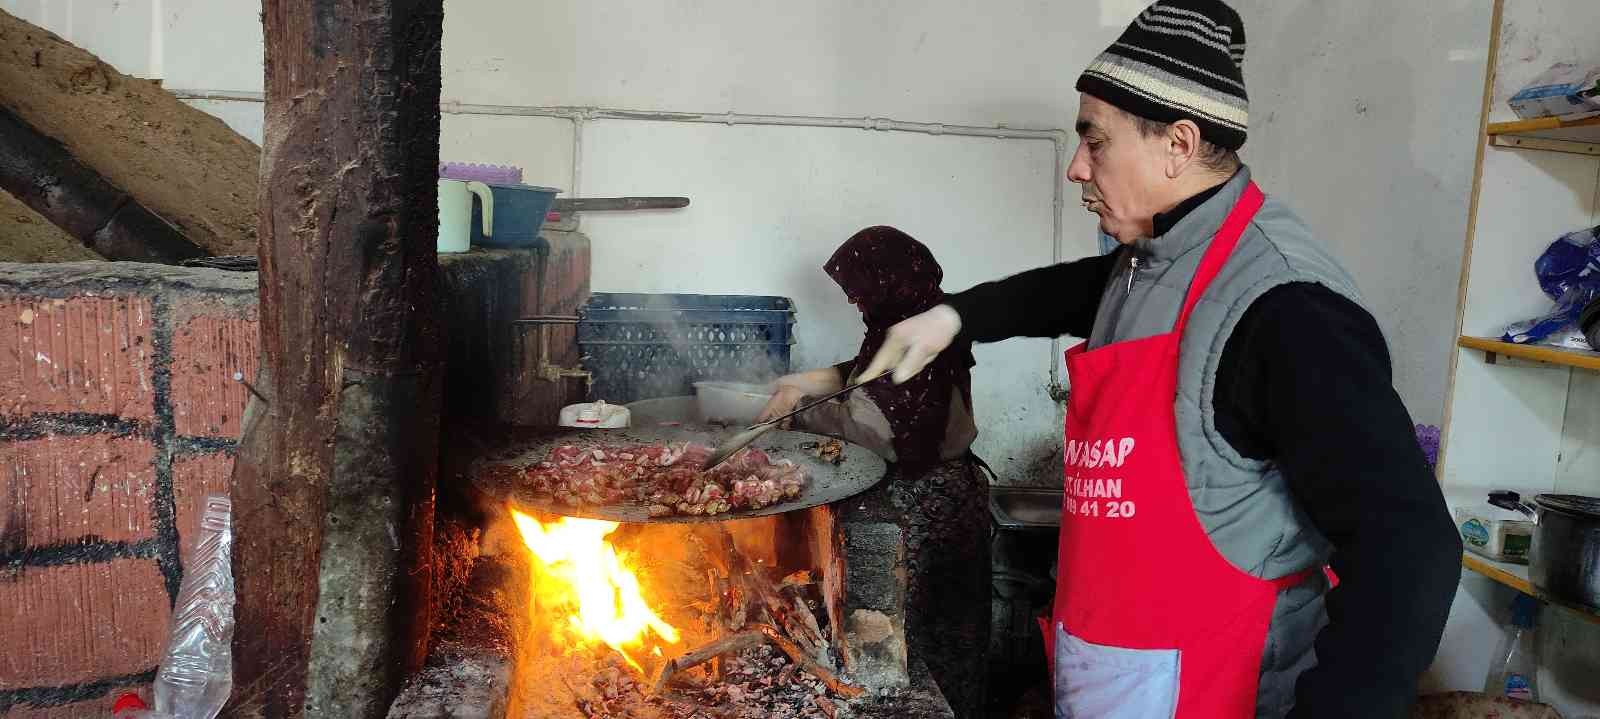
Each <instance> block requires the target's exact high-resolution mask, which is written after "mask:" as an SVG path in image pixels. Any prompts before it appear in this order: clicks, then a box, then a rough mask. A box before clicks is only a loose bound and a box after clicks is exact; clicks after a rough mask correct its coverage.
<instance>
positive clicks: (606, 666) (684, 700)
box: [511, 509, 862, 719]
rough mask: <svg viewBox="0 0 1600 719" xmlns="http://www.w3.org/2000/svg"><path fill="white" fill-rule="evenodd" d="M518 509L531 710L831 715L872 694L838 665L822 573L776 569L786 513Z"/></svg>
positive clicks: (646, 716)
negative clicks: (644, 520)
mask: <svg viewBox="0 0 1600 719" xmlns="http://www.w3.org/2000/svg"><path fill="white" fill-rule="evenodd" d="M511 518H512V520H513V522H514V524H515V525H516V528H517V532H518V534H519V535H520V538H521V541H522V544H523V545H524V546H526V548H527V550H528V554H529V557H530V559H531V562H530V565H531V568H532V576H531V582H532V587H531V590H530V594H531V597H530V599H531V614H532V617H533V622H532V627H533V629H532V631H533V636H532V637H531V640H532V641H531V643H530V645H529V646H530V651H529V652H527V653H526V654H525V656H524V659H523V662H524V667H525V670H526V671H527V672H528V675H527V680H528V683H529V688H530V691H531V692H532V696H530V698H529V701H528V708H529V713H528V714H527V716H541V717H542V716H552V717H554V716H583V717H586V718H588V719H598V718H600V717H617V718H621V717H631V718H635V719H669V718H670V719H691V718H695V717H703V718H705V719H732V718H735V717H768V716H786V717H818V718H820V719H827V718H828V717H834V716H837V715H838V714H840V713H841V712H842V711H843V706H844V704H845V703H846V701H847V700H849V699H851V698H854V697H857V696H860V694H861V693H862V690H861V689H860V688H859V687H856V686H853V685H851V684H849V683H848V682H846V681H844V680H842V679H841V678H839V677H838V676H837V675H836V674H835V667H836V666H837V662H836V659H835V657H834V655H833V653H832V650H831V648H830V646H829V642H828V641H827V639H826V637H827V633H826V630H825V629H824V628H823V622H826V613H825V612H819V607H820V605H821V602H820V601H819V599H820V597H819V595H818V592H819V588H818V587H816V586H815V580H814V579H813V573H812V572H811V571H809V570H807V569H795V568H790V569H791V570H792V571H788V573H787V574H784V573H783V572H784V570H783V569H781V568H780V567H779V566H777V565H778V562H777V561H776V556H775V554H774V552H775V549H776V545H777V542H778V540H777V539H776V537H775V534H774V532H775V530H776V528H777V526H778V525H777V523H776V522H775V521H774V520H751V521H745V522H734V523H705V524H698V525H661V524H632V523H623V524H619V523H617V522H612V521H607V520H596V519H579V518H573V517H548V518H541V517H539V516H535V515H531V514H527V513H524V512H520V511H517V510H515V509H513V510H512V511H511ZM819 615H821V617H822V620H821V622H819ZM563 705H565V707H566V710H565V712H563V710H562V706H563ZM574 710H575V711H574Z"/></svg>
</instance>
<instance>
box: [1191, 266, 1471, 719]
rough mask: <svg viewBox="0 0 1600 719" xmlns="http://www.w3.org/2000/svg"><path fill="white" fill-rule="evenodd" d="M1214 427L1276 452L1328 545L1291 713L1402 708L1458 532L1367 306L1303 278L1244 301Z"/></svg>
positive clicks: (1457, 549) (1453, 562)
mask: <svg viewBox="0 0 1600 719" xmlns="http://www.w3.org/2000/svg"><path fill="white" fill-rule="evenodd" d="M1220 365H1221V366H1220V367H1219V371H1218V378H1217V392H1216V397H1217V411H1216V416H1217V427H1218V430H1219V431H1221V432H1222V434H1223V437H1224V438H1226V439H1227V440H1228V441H1229V443H1230V444H1232V445H1233V446H1234V447H1235V448H1236V449H1238V450H1239V451H1240V452H1241V453H1242V454H1244V455H1245V456H1249V457H1254V458H1257V459H1269V458H1270V459H1272V460H1274V461H1276V462H1277V463H1278V464H1279V467H1280V468H1281V469H1282V471H1283V475H1284V478H1285V480H1286V481H1287V482H1288V484H1289V489H1290V491H1291V492H1293V494H1294V496H1295V497H1296V498H1297V499H1298V500H1299V504H1300V506H1301V507H1302V508H1303V509H1304V510H1305V511H1306V513H1307V515H1308V516H1309V517H1310V518H1311V521H1312V522H1313V523H1314V524H1315V525H1316V527H1317V529H1318V530H1320V531H1321V532H1322V534H1323V535H1324V536H1326V537H1327V538H1328V539H1329V540H1330V541H1331V542H1332V543H1333V547H1334V553H1333V557H1332V559H1331V560H1330V564H1331V566H1332V567H1333V570H1334V572H1335V574H1337V575H1338V577H1339V581H1340V584H1339V586H1338V587H1337V588H1335V589H1334V590H1333V591H1331V592H1330V593H1329V594H1328V598H1327V610H1328V620H1329V623H1328V626H1327V627H1326V628H1325V629H1323V630H1322V632H1321V633H1320V634H1318V636H1317V639H1316V654H1317V666H1316V667H1315V668H1313V669H1311V670H1309V671H1307V672H1306V673H1305V674H1304V675H1302V676H1301V677H1300V680H1299V683H1298V685H1297V687H1296V692H1295V693H1296V697H1295V708H1294V711H1293V712H1291V714H1290V716H1291V717H1295V719H1312V718H1315V717H1354V716H1361V717H1384V718H1387V717H1394V718H1396V719H1398V718H1401V717H1406V716H1409V713H1408V712H1409V707H1410V706H1411V704H1412V702H1413V700H1414V699H1415V696H1416V689H1417V678H1418V677H1419V676H1420V675H1421V674H1422V672H1423V671H1425V670H1426V669H1427V667H1428V665H1429V664H1430V663H1431V662H1432V661H1433V656H1434V653H1435V652H1436V651H1437V650H1438V646H1439V639H1440V636H1441V635H1442V634H1443V632H1444V624H1445V618H1446V617H1447V616H1448V615H1449V612H1450V603H1451V601H1452V600H1453V599H1454V597H1455V591H1456V585H1457V583H1458V582H1459V580H1460V574H1461V540H1460V537H1459V535H1458V534H1457V533H1456V529H1455V525H1454V522H1453V521H1452V520H1451V519H1450V516H1449V513H1448V511H1447V510H1446V508H1445V503H1444V496H1443V494H1442V492H1441V491H1440V489H1439V484H1438V482H1437V481H1436V480H1435V478H1434V475H1433V472H1432V471H1430V470H1429V468H1428V465H1427V459H1426V458H1425V457H1424V456H1423V454H1422V449H1421V447H1420V446H1419V445H1418V443H1417V440H1416V433H1415V428H1414V425H1413V424H1412V420H1411V417H1410V415H1409V414H1408V413H1407V411H1406V408H1405V406H1404V405H1403V404H1402V403H1401V401H1400V397H1399V395H1398V394H1397V393H1396V392H1395V390H1394V386H1393V378H1392V374H1391V369H1390V364H1389V353H1388V347H1387V344H1386V343H1385V342H1384V339H1383V333H1382V331H1381V330H1380V329H1379V327H1378V324H1377V322H1376V321H1375V320H1374V319H1373V317H1372V315H1371V314H1369V313H1368V312H1367V311H1366V310H1364V309H1362V308H1361V307H1360V306H1359V305H1357V304H1356V303H1354V302H1352V301H1350V300H1348V299H1346V298H1344V297H1343V296H1340V295H1338V294H1337V293H1335V292H1333V291H1331V290H1329V289H1327V288H1325V287H1322V286H1320V285H1314V284H1309V283H1295V284H1289V285H1284V286H1282V287H1278V288H1275V289H1273V290H1271V291H1269V292H1267V293H1266V294H1264V295H1262V297H1261V298H1259V299H1258V300H1256V302H1255V303H1254V304H1252V305H1251V307H1250V308H1249V309H1248V310H1246V312H1245V315H1244V317H1243V318H1242V319H1241V321H1240V323H1239V325H1238V327H1237V328H1236V329H1235V331H1234V332H1233V334H1232V335H1231V336H1230V337H1229V338H1228V342H1227V345H1226V346H1225V347H1224V349H1223V356H1222V358H1221V363H1220Z"/></svg>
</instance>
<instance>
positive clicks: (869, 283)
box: [823, 226, 974, 471]
mask: <svg viewBox="0 0 1600 719" xmlns="http://www.w3.org/2000/svg"><path fill="white" fill-rule="evenodd" d="M823 269H824V270H825V271H827V273H828V276H829V277H832V278H833V281H834V282H836V283H838V285H839V289H842V290H844V293H845V295H846V296H847V297H849V299H850V301H851V302H853V303H855V304H856V305H857V306H858V307H859V308H860V309H861V313H862V314H861V316H862V320H863V321H865V322H866V325H867V334H866V337H865V338H864V339H863V340H862V342H861V349H860V350H859V351H858V352H857V353H856V359H855V368H856V369H857V370H860V369H863V368H865V367H866V366H867V364H868V363H870V362H871V361H872V357H873V355H875V354H877V352H878V348H880V347H882V346H883V341H884V338H885V337H886V336H887V335H888V333H889V328H890V327H893V326H894V325H895V323H897V322H899V321H901V320H904V319H907V318H909V317H912V316H914V315H917V314H920V313H922V312H926V311H928V310H930V309H933V308H934V307H935V306H937V305H938V304H939V303H941V302H943V301H944V297H945V295H944V290H942V289H940V286H939V284H940V282H942V281H943V280H944V270H943V269H942V268H940V267H939V262H938V261H937V260H935V259H934V258H933V253H932V252H930V251H929V250H928V248H927V246H926V245H923V244H922V243H921V242H918V241H916V240H915V239H913V238H912V237H911V236H910V235H907V234H906V233H904V232H901V231H899V230H897V229H895V228H893V227H881V226H880V227H869V228H867V229H865V230H862V231H860V232H857V233H856V234H855V235H854V236H853V237H851V238H850V239H848V240H845V243H844V244H843V245H840V246H839V249H838V250H836V251H834V253H833V257H831V258H829V259H828V263H827V264H826V265H823ZM973 364H974V360H973V359H972V349H971V346H970V345H967V344H960V345H953V346H951V347H950V348H949V349H946V350H945V351H944V352H943V353H942V354H940V355H939V357H938V358H937V359H935V360H934V361H933V363H932V364H930V365H928V367H927V368H926V369H924V370H923V371H922V372H920V373H918V374H917V376H915V377H913V378H911V379H909V380H907V381H906V382H905V383H904V384H898V385H896V384H891V383H890V382H889V381H888V380H884V381H882V382H875V383H873V384H871V385H868V386H867V387H866V388H865V391H866V392H867V394H868V396H870V397H871V398H872V401H873V402H874V403H876V404H877V405H878V408H879V409H881V410H883V414H884V416H885V417H887V418H888V420H889V427H890V429H891V430H892V431H893V433H894V451H895V455H896V456H897V458H898V460H899V462H900V464H902V465H904V466H905V467H906V468H907V469H908V470H913V471H914V470H917V469H925V468H927V467H931V466H932V465H934V464H937V463H938V462H939V447H940V445H941V444H942V443H943V442H944V435H945V428H946V426H947V425H948V424H949V420H950V396H951V389H952V388H956V389H959V390H960V391H961V396H962V398H963V399H964V400H965V401H966V404H967V408H968V411H972V410H971V408H972V372H971V369H972V366H973Z"/></svg>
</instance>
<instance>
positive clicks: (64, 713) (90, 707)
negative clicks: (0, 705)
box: [0, 684, 154, 719]
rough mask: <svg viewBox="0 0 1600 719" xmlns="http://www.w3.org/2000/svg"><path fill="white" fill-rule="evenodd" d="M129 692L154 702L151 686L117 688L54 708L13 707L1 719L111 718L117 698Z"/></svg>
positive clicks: (146, 700)
mask: <svg viewBox="0 0 1600 719" xmlns="http://www.w3.org/2000/svg"><path fill="white" fill-rule="evenodd" d="M127 692H138V693H139V697H140V698H142V699H144V700H145V703H146V704H149V703H150V702H152V701H154V700H153V699H151V694H150V685H148V684H144V685H140V686H129V687H117V688H116V689H112V690H111V691H109V692H106V694H105V696H101V697H96V698H94V699H85V700H83V701H77V702H72V703H71V704H61V705H58V706H53V707H38V706H29V705H26V704H22V705H18V706H15V707H12V709H11V711H9V712H5V713H4V714H0V719H83V718H84V717H108V716H111V705H113V704H115V703H116V702H117V697H120V696H122V695H123V694H125V693H127Z"/></svg>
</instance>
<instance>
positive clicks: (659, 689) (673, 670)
mask: <svg viewBox="0 0 1600 719" xmlns="http://www.w3.org/2000/svg"><path fill="white" fill-rule="evenodd" d="M762 641H763V637H762V634H761V632H759V631H755V630H750V631H744V632H739V633H738V634H732V635H729V636H726V637H723V638H721V639H718V640H716V641H714V642H711V643H710V644H707V645H705V646H703V647H700V648H698V649H695V650H692V651H690V652H687V653H685V654H683V655H681V656H679V657H678V658H676V659H673V660H672V661H669V662H667V664H666V666H664V667H662V668H661V676H659V677H656V688H655V693H656V694H657V695H658V696H659V695H661V694H663V693H665V692H666V689H667V684H668V683H669V682H671V681H672V679H673V675H675V674H677V673H678V672H681V671H683V670H685V669H689V668H692V667H697V666H700V665H701V664H704V663H706V662H709V661H711V660H712V659H715V658H717V657H720V656H722V655H724V654H728V653H731V652H738V651H743V650H745V649H749V648H750V647H753V646H756V645H757V644H760V643H761V642H762Z"/></svg>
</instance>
